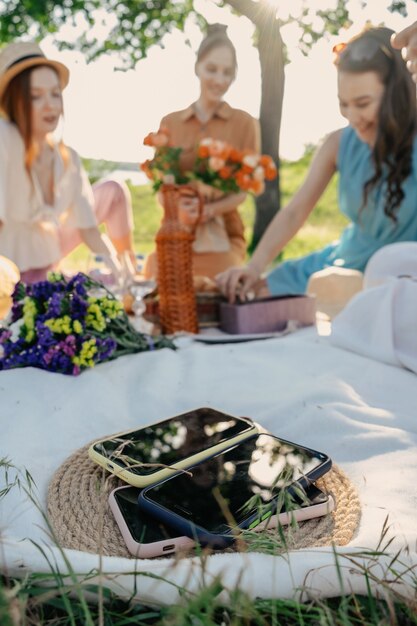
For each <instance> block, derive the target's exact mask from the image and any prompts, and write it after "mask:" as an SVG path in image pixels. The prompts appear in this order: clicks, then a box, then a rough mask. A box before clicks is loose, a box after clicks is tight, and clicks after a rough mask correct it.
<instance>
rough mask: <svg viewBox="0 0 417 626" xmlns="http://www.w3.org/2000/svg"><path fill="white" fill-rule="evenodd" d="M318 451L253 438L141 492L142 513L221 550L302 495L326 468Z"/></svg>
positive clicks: (326, 459) (273, 439) (328, 464)
mask: <svg viewBox="0 0 417 626" xmlns="http://www.w3.org/2000/svg"><path fill="white" fill-rule="evenodd" d="M331 465H332V462H331V459H330V458H329V457H328V456H327V455H326V454H323V453H322V452H318V451H317V450H312V449H310V448H306V447H304V446H300V445H298V444H295V443H292V442H290V441H286V440H284V439H279V438H278V437H275V436H273V435H269V434H258V435H255V436H254V437H251V438H250V439H247V440H245V441H242V442H240V443H239V444H237V445H235V446H234V447H233V448H231V449H229V450H226V451H223V452H221V453H218V454H216V455H214V456H213V457H211V458H209V459H206V460H204V461H202V462H201V463H199V464H198V465H196V466H194V467H192V468H190V469H189V470H188V472H187V473H181V474H176V475H174V476H173V477H171V478H169V479H167V480H165V481H163V482H162V483H159V484H157V485H154V486H152V487H148V488H146V489H144V490H143V491H142V492H141V493H140V494H139V499H138V503H139V506H140V508H141V509H142V510H144V511H145V512H147V513H149V514H151V515H153V516H154V517H157V518H158V519H160V520H161V521H162V522H164V523H165V524H167V525H169V526H171V527H172V528H175V529H176V530H177V531H178V532H179V533H180V534H184V535H187V536H188V537H191V538H192V539H194V540H196V541H199V543H200V544H201V545H211V546H213V547H215V548H224V547H226V546H227V545H230V544H231V543H233V541H234V539H235V536H236V534H237V533H238V532H239V531H241V530H244V529H252V528H255V527H256V526H258V525H259V524H261V523H262V522H264V524H263V525H265V524H266V523H271V524H272V523H273V520H269V518H270V517H272V516H273V515H276V514H279V513H281V512H282V511H283V510H286V511H287V512H288V511H289V510H290V506H291V503H290V502H289V499H291V498H294V497H297V496H298V497H301V493H302V492H303V490H305V489H306V488H307V487H308V486H309V484H311V482H312V481H314V480H316V479H317V478H319V477H320V476H322V475H323V474H325V473H326V472H327V471H328V470H329V469H330V468H331Z"/></svg>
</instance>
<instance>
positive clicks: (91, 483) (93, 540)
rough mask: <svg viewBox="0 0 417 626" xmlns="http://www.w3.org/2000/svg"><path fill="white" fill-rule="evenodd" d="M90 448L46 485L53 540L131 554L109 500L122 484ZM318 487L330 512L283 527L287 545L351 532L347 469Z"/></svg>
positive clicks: (328, 541) (353, 500) (353, 506)
mask: <svg viewBox="0 0 417 626" xmlns="http://www.w3.org/2000/svg"><path fill="white" fill-rule="evenodd" d="M88 447H89V446H88V445H87V446H84V447H83V448H80V449H79V450H77V451H76V452H74V454H72V455H71V456H70V457H69V458H68V459H67V460H66V461H64V463H63V464H62V465H61V466H60V467H59V468H58V470H57V471H56V472H55V474H54V475H53V477H52V480H51V482H50V484H49V488H48V495H47V511H48V518H49V521H50V524H51V526H52V528H53V530H54V533H55V537H56V540H57V542H58V543H59V544H60V545H61V546H62V547H63V548H71V549H74V550H81V551H84V552H92V553H94V554H102V555H105V556H122V557H127V558H133V557H132V555H131V554H130V552H129V551H128V550H127V548H126V546H125V543H124V540H123V537H122V535H121V533H120V530H119V527H118V526H117V524H116V522H115V520H114V518H113V514H112V512H111V510H110V507H109V504H108V496H109V494H110V491H112V490H113V489H115V488H116V487H119V486H122V485H124V484H126V483H124V482H122V481H121V480H120V479H119V478H117V477H116V476H114V475H113V474H109V473H108V472H107V471H106V470H104V469H103V468H102V467H100V466H99V465H97V464H96V463H94V462H93V461H91V459H90V458H89V456H88ZM317 486H318V487H319V488H320V489H322V490H323V491H325V492H327V493H330V494H331V495H332V496H333V498H334V500H335V509H334V511H333V512H332V513H330V514H329V515H325V516H324V517H320V518H316V519H312V520H307V521H305V522H301V523H300V524H298V525H297V526H295V527H294V526H289V527H286V528H285V529H284V530H282V529H283V527H281V530H280V532H283V533H284V536H285V541H284V543H285V549H291V550H295V549H302V548H310V547H313V546H329V545H332V544H334V545H338V546H344V545H346V544H347V543H349V542H350V541H351V540H352V538H353V537H354V534H355V532H356V531H357V528H358V526H359V521H360V514H361V506H360V501H359V497H358V494H357V492H356V490H355V488H354V487H353V485H352V483H351V482H350V480H349V479H348V477H347V476H346V474H345V473H344V472H343V471H342V470H341V469H340V468H338V467H337V466H335V465H334V466H333V468H332V469H331V470H330V472H328V473H327V474H326V475H325V476H324V477H322V478H321V479H320V480H318V481H317ZM262 533H265V534H266V535H267V534H268V533H269V534H270V533H275V534H276V533H277V530H273V529H267V530H265V531H262ZM262 533H258V534H259V535H261V534H262ZM242 549H245V547H244V546H242ZM260 550H262V548H260Z"/></svg>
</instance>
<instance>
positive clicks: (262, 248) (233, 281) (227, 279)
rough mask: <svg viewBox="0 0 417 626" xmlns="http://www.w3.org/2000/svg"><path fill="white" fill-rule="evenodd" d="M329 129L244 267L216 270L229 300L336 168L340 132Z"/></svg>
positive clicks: (302, 217)
mask: <svg viewBox="0 0 417 626" xmlns="http://www.w3.org/2000/svg"><path fill="white" fill-rule="evenodd" d="M341 132H342V131H340V130H339V131H335V132H334V133H331V134H330V135H329V136H328V137H327V138H326V139H325V141H324V142H323V144H322V145H321V146H320V148H319V149H318V150H317V152H316V154H315V156H314V159H313V161H312V164H311V166H310V169H309V171H308V174H307V177H306V179H305V180H304V182H303V184H302V185H301V187H300V188H299V189H298V191H297V192H296V193H295V194H294V196H293V197H292V199H291V200H290V201H289V203H288V204H287V205H286V206H285V207H284V208H282V209H281V211H279V212H278V213H277V214H276V216H275V217H274V219H273V220H272V222H271V223H270V225H269V226H268V228H267V230H266V232H265V234H264V236H263V237H262V239H261V241H260V242H259V244H258V246H257V248H256V250H255V252H254V254H253V256H252V259H251V260H250V262H249V263H248V265H246V266H245V267H239V268H231V269H229V270H226V271H225V272H222V273H221V274H218V276H217V277H216V280H217V284H218V286H219V288H220V289H221V291H222V293H223V294H224V295H225V296H226V297H227V298H228V300H229V301H230V302H234V301H235V299H236V295H237V294H239V297H240V298H242V299H244V298H245V297H246V295H247V293H248V291H250V290H251V289H252V288H253V286H254V285H255V283H256V282H257V281H258V279H259V277H260V275H261V274H262V272H263V271H264V270H265V268H266V267H267V265H268V264H269V263H270V262H271V261H272V260H273V259H274V258H275V257H276V255H277V254H278V253H279V252H280V251H281V250H282V249H283V248H284V246H285V245H286V244H287V243H288V242H289V241H290V239H292V237H293V236H294V235H295V234H296V233H297V232H298V230H299V229H300V228H301V226H302V225H303V224H304V222H305V221H306V220H307V218H308V216H309V215H310V213H311V211H312V210H313V208H314V207H315V205H316V203H317V201H318V200H319V198H320V196H321V195H322V194H323V192H324V190H325V189H326V187H327V185H328V183H329V182H330V180H331V178H332V176H333V174H334V173H335V171H336V161H337V153H338V149H339V141H340V134H341Z"/></svg>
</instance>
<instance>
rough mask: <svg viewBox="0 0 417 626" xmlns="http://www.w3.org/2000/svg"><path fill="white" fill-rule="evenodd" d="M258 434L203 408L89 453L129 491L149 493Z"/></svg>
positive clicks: (246, 422) (104, 442)
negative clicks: (176, 474)
mask: <svg viewBox="0 0 417 626" xmlns="http://www.w3.org/2000/svg"><path fill="white" fill-rule="evenodd" d="M256 433H257V429H256V426H255V425H254V423H253V422H252V421H251V420H250V419H249V418H244V417H235V416H233V415H228V414H227V413H223V412H222V411H218V410H216V409H211V408H198V409H194V410H192V411H188V412H187V413H182V414H181V415H175V416H174V417H170V418H169V419H166V420H164V421H162V422H157V423H156V424H151V425H149V426H145V427H143V428H139V429H136V430H129V431H127V432H122V433H117V434H115V435H111V436H110V437H106V438H105V439H100V440H99V441H95V442H94V443H93V444H91V446H90V448H89V450H88V453H89V456H90V458H91V459H92V460H93V461H95V462H96V463H98V464H99V465H102V466H103V467H104V468H106V469H107V470H109V472H112V473H114V474H116V475H117V476H118V477H119V478H121V479H122V480H124V481H125V482H127V483H129V484H130V485H133V486H135V487H145V486H147V485H151V484H154V483H156V482H158V481H160V480H163V479H164V478H167V477H169V476H172V474H173V472H176V471H178V470H180V469H184V468H187V467H191V465H195V464H196V463H198V462H199V461H201V460H202V459H204V458H207V457H208V456H211V455H213V454H216V453H217V452H220V451H221V450H224V449H226V448H229V447H231V446H233V445H234V444H236V443H238V442H239V441H242V440H244V439H246V438H248V437H251V436H253V435H254V434H256Z"/></svg>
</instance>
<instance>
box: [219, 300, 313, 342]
mask: <svg viewBox="0 0 417 626" xmlns="http://www.w3.org/2000/svg"><path fill="white" fill-rule="evenodd" d="M290 320H294V321H296V322H298V323H299V324H300V325H301V326H311V325H312V324H315V323H316V302H315V298H314V297H313V296H307V295H288V296H272V297H270V298H262V299H259V300H248V301H247V302H237V303H235V304H229V303H228V302H221V303H220V328H221V330H223V331H225V332H226V333H230V334H233V335H236V334H246V333H270V332H274V331H280V330H283V329H284V328H285V326H286V325H287V322H288V321H290Z"/></svg>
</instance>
